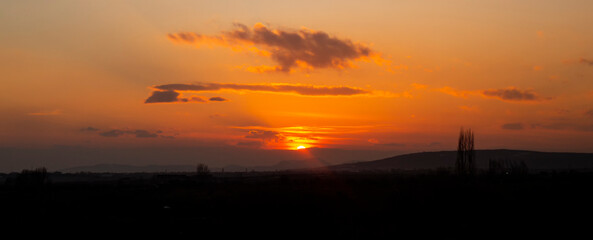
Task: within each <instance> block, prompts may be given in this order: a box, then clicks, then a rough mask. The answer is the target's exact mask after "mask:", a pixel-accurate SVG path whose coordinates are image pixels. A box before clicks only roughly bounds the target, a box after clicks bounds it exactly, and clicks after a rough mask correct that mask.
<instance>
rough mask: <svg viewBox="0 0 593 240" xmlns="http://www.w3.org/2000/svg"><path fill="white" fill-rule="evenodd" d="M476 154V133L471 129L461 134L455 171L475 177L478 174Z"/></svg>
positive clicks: (462, 131)
mask: <svg viewBox="0 0 593 240" xmlns="http://www.w3.org/2000/svg"><path fill="white" fill-rule="evenodd" d="M475 158H476V154H475V151H474V133H473V132H472V130H471V129H467V130H463V128H461V131H460V132H459V142H458V144H457V161H455V170H456V171H457V174H460V175H473V174H475V172H476V163H475Z"/></svg>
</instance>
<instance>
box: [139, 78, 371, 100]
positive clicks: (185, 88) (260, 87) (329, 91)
mask: <svg viewBox="0 0 593 240" xmlns="http://www.w3.org/2000/svg"><path fill="white" fill-rule="evenodd" d="M152 88H153V89H154V91H153V92H152V94H151V95H150V96H149V97H148V98H147V99H146V100H145V101H144V103H187V102H202V103H205V102H207V100H205V99H204V98H203V97H197V96H192V97H189V98H182V97H180V96H181V92H190V93H191V92H216V91H223V90H233V91H251V92H267V93H284V94H297V95H301V96H312V97H315V96H353V95H364V94H371V91H369V90H365V89H361V88H356V87H347V86H316V85H299V84H286V83H277V84H234V83H201V84H164V85H157V86H152ZM208 101H210V102H225V101H228V99H226V98H223V97H219V96H216V97H211V98H209V99H208Z"/></svg>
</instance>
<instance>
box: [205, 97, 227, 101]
mask: <svg viewBox="0 0 593 240" xmlns="http://www.w3.org/2000/svg"><path fill="white" fill-rule="evenodd" d="M209 100H210V101H211V102H212V101H214V102H226V101H228V99H226V98H223V97H211V98H210V99H209Z"/></svg>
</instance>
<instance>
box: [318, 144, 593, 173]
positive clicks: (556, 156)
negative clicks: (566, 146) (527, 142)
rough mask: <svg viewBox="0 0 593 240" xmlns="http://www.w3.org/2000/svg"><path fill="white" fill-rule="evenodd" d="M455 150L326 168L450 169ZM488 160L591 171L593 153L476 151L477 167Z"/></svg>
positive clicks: (483, 167)
mask: <svg viewBox="0 0 593 240" xmlns="http://www.w3.org/2000/svg"><path fill="white" fill-rule="evenodd" d="M456 157H457V151H441V152H421V153H412V154H404V155H399V156H395V157H390V158H385V159H381V160H376V161H369V162H358V163H349V164H340V165H334V166H330V167H328V169H330V170H335V171H368V170H390V169H398V170H420V169H437V168H453V167H454V166H455V159H456ZM489 159H496V160H502V159H505V160H512V161H523V162H525V163H526V164H527V167H528V168H529V169H532V170H566V169H593V153H555V152H534V151H523V150H506V149H500V150H477V151H476V165H477V167H478V168H479V169H487V168H488V161H489Z"/></svg>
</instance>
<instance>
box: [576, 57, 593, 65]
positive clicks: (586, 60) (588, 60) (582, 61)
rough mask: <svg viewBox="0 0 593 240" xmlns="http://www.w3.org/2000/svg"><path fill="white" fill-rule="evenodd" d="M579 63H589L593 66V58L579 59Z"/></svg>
mask: <svg viewBox="0 0 593 240" xmlns="http://www.w3.org/2000/svg"><path fill="white" fill-rule="evenodd" d="M579 63H582V64H586V65H589V66H593V60H590V59H585V58H581V59H580V60H579Z"/></svg>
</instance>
